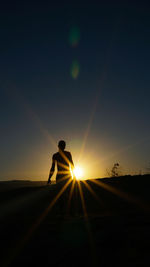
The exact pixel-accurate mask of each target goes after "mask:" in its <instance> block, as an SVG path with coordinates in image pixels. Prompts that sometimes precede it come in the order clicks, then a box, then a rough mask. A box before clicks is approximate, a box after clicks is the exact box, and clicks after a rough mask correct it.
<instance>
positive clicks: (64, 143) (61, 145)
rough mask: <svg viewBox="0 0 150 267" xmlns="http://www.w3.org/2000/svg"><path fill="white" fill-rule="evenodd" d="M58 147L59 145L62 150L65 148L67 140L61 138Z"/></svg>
mask: <svg viewBox="0 0 150 267" xmlns="http://www.w3.org/2000/svg"><path fill="white" fill-rule="evenodd" d="M58 147H59V149H61V150H65V147H66V142H65V141H64V140H60V141H59V142H58Z"/></svg>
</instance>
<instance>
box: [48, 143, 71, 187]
mask: <svg viewBox="0 0 150 267" xmlns="http://www.w3.org/2000/svg"><path fill="white" fill-rule="evenodd" d="M65 147H66V143H65V141H63V140H61V141H59V143H58V149H59V150H58V152H57V153H55V154H54V155H53V157H52V166H51V169H50V174H49V178H48V183H50V182H51V177H52V175H53V173H54V170H55V166H56V165H57V175H56V183H58V182H63V181H64V182H67V181H68V179H71V170H70V169H72V170H73V167H74V164H73V160H72V156H71V153H70V152H69V151H65Z"/></svg>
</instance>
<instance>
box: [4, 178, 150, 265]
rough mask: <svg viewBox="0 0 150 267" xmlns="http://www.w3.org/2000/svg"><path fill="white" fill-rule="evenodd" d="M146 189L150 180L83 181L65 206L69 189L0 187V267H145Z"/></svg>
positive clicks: (27, 184) (149, 197) (26, 184)
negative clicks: (65, 190) (80, 265)
mask: <svg viewBox="0 0 150 267" xmlns="http://www.w3.org/2000/svg"><path fill="white" fill-rule="evenodd" d="M149 189H150V176H149V175H143V176H124V177H116V178H109V179H107V178H105V179H93V180H87V181H86V182H85V183H84V182H83V181H81V182H80V183H79V184H78V183H76V185H75V192H74V194H73V195H72V202H71V204H70V206H68V198H69V190H70V188H69V189H68V191H67V192H68V193H66V194H64V195H65V197H63V195H62V196H61V197H60V198H59V199H58V200H57V195H58V194H60V193H59V192H60V187H59V186H58V185H55V184H52V185H50V186H47V185H46V182H31V181H8V182H0V223H1V227H0V240H1V241H0V242H1V248H0V249H1V257H0V266H37V265H38V266H78V265H79V264H82V265H84V266H149V265H150V259H149V250H150V245H149V240H150V212H149V211H150V194H149ZM64 201H65V202H64ZM63 209H64V210H63Z"/></svg>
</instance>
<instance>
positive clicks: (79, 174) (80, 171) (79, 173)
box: [73, 166, 84, 180]
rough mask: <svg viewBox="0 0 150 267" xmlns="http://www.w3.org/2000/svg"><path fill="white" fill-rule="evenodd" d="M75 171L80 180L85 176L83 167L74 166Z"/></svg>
mask: <svg viewBox="0 0 150 267" xmlns="http://www.w3.org/2000/svg"><path fill="white" fill-rule="evenodd" d="M73 173H74V175H75V177H76V179H78V180H79V179H81V178H83V174H84V172H83V169H82V168H81V167H79V166H76V167H75V168H74V170H73Z"/></svg>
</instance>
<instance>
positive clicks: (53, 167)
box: [47, 155, 55, 184]
mask: <svg viewBox="0 0 150 267" xmlns="http://www.w3.org/2000/svg"><path fill="white" fill-rule="evenodd" d="M54 170H55V159H54V155H53V157H52V166H51V169H50V173H49V177H48V182H47V183H48V184H49V183H50V182H51V177H52V175H53V173H54Z"/></svg>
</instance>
